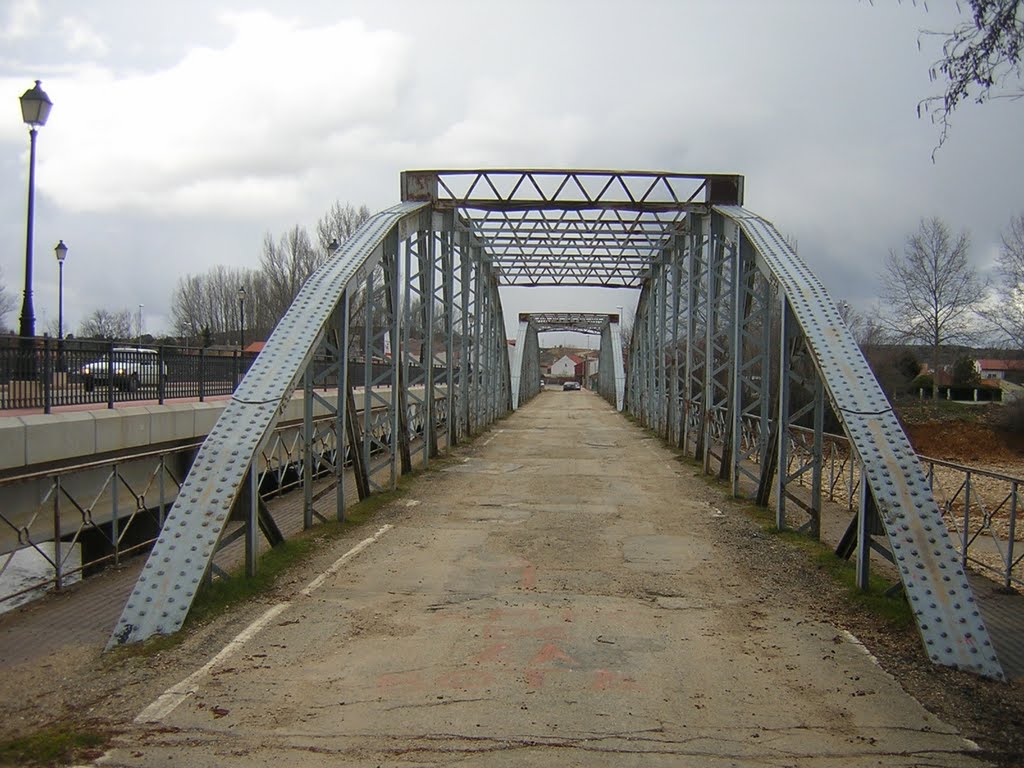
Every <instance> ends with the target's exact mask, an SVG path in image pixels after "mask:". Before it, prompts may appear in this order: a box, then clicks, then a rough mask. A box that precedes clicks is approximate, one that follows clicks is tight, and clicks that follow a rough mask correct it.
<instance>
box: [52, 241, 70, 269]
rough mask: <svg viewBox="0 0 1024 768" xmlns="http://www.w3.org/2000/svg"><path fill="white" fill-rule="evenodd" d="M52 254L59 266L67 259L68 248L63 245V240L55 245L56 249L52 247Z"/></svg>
mask: <svg viewBox="0 0 1024 768" xmlns="http://www.w3.org/2000/svg"><path fill="white" fill-rule="evenodd" d="M53 252H54V253H55V254H56V255H57V261H59V262H60V263H61V264H63V263H64V259H66V258H67V257H68V247H67V246H66V245H64V241H63V240H61V241H60V242H59V243H57V245H56V247H54V249H53Z"/></svg>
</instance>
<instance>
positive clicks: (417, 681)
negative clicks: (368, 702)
mask: <svg viewBox="0 0 1024 768" xmlns="http://www.w3.org/2000/svg"><path fill="white" fill-rule="evenodd" d="M377 687H378V688H422V687H423V678H422V676H421V675H420V673H419V672H386V673H384V674H383V675H380V676H379V677H378V678H377Z"/></svg>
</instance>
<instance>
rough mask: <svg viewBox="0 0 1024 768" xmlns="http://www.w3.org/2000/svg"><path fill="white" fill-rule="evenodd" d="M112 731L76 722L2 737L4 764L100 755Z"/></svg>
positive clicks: (0, 750) (0, 753)
mask: <svg viewBox="0 0 1024 768" xmlns="http://www.w3.org/2000/svg"><path fill="white" fill-rule="evenodd" d="M110 737H111V734H109V733H104V732H101V731H98V730H93V729H88V728H83V727H82V726H79V725H74V724H56V725H51V726H49V727H47V728H44V729H42V730H40V731H36V732H35V733H32V734H29V735H27V736H20V737H18V738H15V739H6V740H4V741H0V765H26V766H59V765H67V764H69V763H71V762H74V761H78V760H91V759H94V758H96V757H99V756H100V754H102V752H103V750H104V749H105V748H106V746H107V744H108V743H109V742H110Z"/></svg>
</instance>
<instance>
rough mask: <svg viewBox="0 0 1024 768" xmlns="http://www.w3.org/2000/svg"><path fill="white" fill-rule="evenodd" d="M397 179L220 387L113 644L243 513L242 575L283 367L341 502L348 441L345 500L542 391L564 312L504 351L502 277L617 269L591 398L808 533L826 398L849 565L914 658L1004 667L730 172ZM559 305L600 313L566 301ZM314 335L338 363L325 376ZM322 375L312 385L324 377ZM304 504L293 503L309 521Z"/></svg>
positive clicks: (789, 265) (894, 442) (859, 365)
mask: <svg viewBox="0 0 1024 768" xmlns="http://www.w3.org/2000/svg"><path fill="white" fill-rule="evenodd" d="M401 183H402V200H403V202H402V203H401V204H399V205H397V206H395V207H393V208H390V209H388V210H386V211H383V212H381V213H379V214H377V215H375V216H373V217H372V218H371V219H370V220H368V221H367V222H366V223H365V224H364V225H363V226H362V227H361V228H360V229H359V231H358V232H357V233H356V234H355V235H354V236H353V237H352V238H351V239H350V240H348V241H347V242H346V243H344V244H343V245H342V246H341V247H340V248H338V249H337V251H336V252H334V253H333V254H332V256H331V258H330V259H329V261H328V263H327V264H325V266H324V267H322V268H321V269H320V270H318V271H317V272H316V273H315V274H314V275H313V276H312V277H311V278H310V279H309V281H308V282H307V283H306V285H305V286H304V287H303V288H302V290H301V291H300V293H299V295H298V296H297V297H296V299H295V301H294V302H293V304H292V306H291V308H290V309H289V310H288V312H287V313H286V315H285V317H284V318H283V319H282V320H281V322H280V324H279V325H278V327H277V328H276V329H275V331H274V333H273V334H272V336H271V338H270V339H269V340H268V342H267V344H266V347H265V349H264V351H263V353H262V354H261V355H260V357H259V358H258V359H257V361H256V362H255V364H254V365H253V366H252V368H251V369H250V371H249V373H248V374H247V375H246V377H245V379H244V380H243V382H242V384H241V385H240V386H239V388H238V390H237V391H236V392H235V395H234V397H233V399H232V400H231V402H230V404H229V405H228V406H227V408H225V410H224V412H223V414H222V416H221V418H220V419H219V420H218V422H217V424H216V426H215V428H214V429H213V431H212V432H211V434H210V436H209V437H208V438H207V440H206V442H205V443H204V444H203V446H202V448H201V449H200V451H199V453H198V455H197V457H196V460H195V462H194V464H193V466H192V469H191V471H190V472H189V474H188V477H187V478H186V480H185V482H184V483H183V485H182V489H181V492H180V493H179V495H178V498H177V500H176V501H175V503H174V505H173V507H172V509H171V511H170V513H169V515H168V518H167V521H166V524H165V525H164V528H163V531H162V533H161V535H160V538H159V539H158V541H157V543H156V545H155V547H154V549H153V551H152V553H151V554H150V557H149V560H148V562H147V563H146V566H145V568H144V570H143V572H142V575H141V576H140V578H139V582H138V584H137V585H136V588H135V590H134V591H133V593H132V595H131V598H130V599H129V601H128V604H127V605H126V607H125V609H124V612H123V614H122V616H121V618H120V620H119V622H118V625H117V627H116V628H115V631H114V633H113V636H112V638H111V641H110V645H117V644H121V643H126V642H133V641H138V640H142V639H144V638H146V637H149V636H151V635H153V634H165V633H169V632H173V631H175V630H177V629H178V628H179V627H180V626H181V622H182V621H183V620H184V617H185V615H186V613H187V611H188V609H189V606H190V605H191V602H192V599H193V597H194V596H195V592H196V589H197V588H198V586H199V584H200V582H201V581H202V579H203V578H204V577H206V576H207V574H208V571H209V567H210V562H211V558H212V556H213V553H214V552H215V550H216V548H217V546H218V544H219V541H220V539H221V536H222V534H223V530H224V526H225V524H226V522H227V520H228V519H229V518H230V517H231V516H232V515H235V516H240V517H241V519H243V520H244V521H245V531H246V534H245V535H246V541H247V544H248V546H247V552H249V553H252V555H251V556H250V557H249V558H248V559H247V566H248V569H247V570H248V571H249V572H254V570H255V567H256V562H255V552H256V543H257V541H256V537H257V535H258V531H259V530H260V526H261V524H263V523H266V520H265V518H266V517H267V516H268V515H267V513H266V510H265V507H261V506H260V505H259V503H258V499H259V496H258V492H257V491H258V488H256V487H254V486H255V485H256V483H257V479H256V473H253V472H252V471H251V467H252V466H253V462H254V459H255V458H256V457H258V456H260V455H261V454H260V452H261V450H263V448H264V446H265V444H266V443H267V441H268V440H269V439H270V438H269V436H270V434H271V430H272V427H273V425H274V423H275V421H276V420H277V419H278V417H279V414H280V413H281V411H282V408H283V406H284V404H285V403H286V402H288V400H289V398H290V397H291V396H292V393H293V391H294V390H295V389H296V387H300V386H301V387H303V388H304V389H305V394H306V401H305V402H306V403H307V416H306V422H307V423H306V427H305V435H306V439H305V440H304V448H303V449H304V451H305V452H306V454H305V456H304V457H303V459H302V461H301V462H300V465H301V466H303V467H309V466H312V465H314V464H317V465H320V466H323V465H324V464H325V463H326V464H327V465H328V466H329V467H331V468H332V470H331V471H333V472H334V474H335V479H336V487H337V488H338V493H337V494H336V495H337V504H336V508H335V516H336V517H338V518H343V517H344V514H345V510H344V500H343V499H344V494H343V493H342V492H341V490H343V489H342V488H341V486H342V484H343V477H344V474H343V472H342V470H341V468H342V467H343V466H344V464H345V462H346V461H351V462H352V464H353V467H354V470H355V471H354V476H355V478H356V483H357V485H358V491H359V495H360V497H363V496H365V495H366V494H368V493H371V492H373V491H374V490H382V489H388V488H392V487H394V485H395V482H396V479H397V476H398V475H399V474H400V473H402V472H405V471H408V470H409V469H410V467H411V465H412V453H411V452H412V446H413V445H415V446H417V447H416V450H417V451H421V452H422V454H421V456H419V457H418V458H419V459H420V460H421V461H422V462H424V463H426V462H429V460H430V459H431V458H432V457H433V456H434V455H436V453H437V451H439V450H440V449H441V448H442V444H443V445H444V446H448V445H454V444H457V443H458V442H459V440H460V439H462V437H463V436H465V435H468V434H471V433H473V432H475V431H477V430H479V429H481V428H483V427H485V426H486V425H488V424H490V423H492V422H493V421H494V420H496V419H498V418H500V417H501V416H503V415H504V414H506V413H507V412H508V411H509V410H510V409H511V408H513V407H517V406H518V405H519V404H520V403H521V402H523V401H525V400H526V399H527V398H529V397H530V396H532V395H534V394H536V390H537V388H538V384H539V379H540V376H539V368H538V366H539V362H538V355H539V345H538V342H537V334H538V332H539V329H540V328H542V327H546V326H545V325H543V323H547V322H549V321H551V322H554V323H559V322H562V321H563V319H564V318H562V319H559V318H558V317H557V316H554V317H552V316H549V317H548V319H546V320H542V319H541V318H542V316H541V315H535V316H527V317H526V318H522V317H521V318H520V324H519V332H518V335H517V343H516V348H515V359H514V362H513V364H512V365H511V366H510V364H509V355H508V349H507V344H506V340H505V324H504V319H503V315H502V309H501V298H500V294H499V291H498V288H499V286H500V285H529V286H563V285H564V286H601V287H632V288H640V289H641V294H640V300H639V304H638V308H637V314H636V318H635V322H634V325H633V331H632V338H631V340H630V344H629V352H628V361H629V366H628V375H627V374H626V373H625V372H624V369H623V360H622V355H621V354H620V352H619V351H618V350H617V349H616V342H618V339H619V333H618V322H617V320H618V318H615V319H614V320H612V316H608V315H600V316H598V317H599V318H601V319H600V320H597V321H595V322H597V323H599V324H600V329H599V330H600V333H601V335H602V344H601V353H600V354H601V357H600V376H599V388H600V390H601V392H602V393H603V394H604V396H605V397H606V398H608V399H609V400H610V401H612V402H614V403H615V404H616V405H617V406H618V407H619V408H622V407H626V408H628V410H629V412H630V413H632V414H633V415H634V416H635V417H636V418H638V419H639V420H640V421H641V422H642V423H644V424H645V425H647V426H649V427H650V428H652V429H656V430H657V431H658V432H659V433H661V434H662V435H663V436H664V437H665V438H666V439H668V440H671V441H672V442H673V443H674V444H676V445H679V446H681V447H684V448H685V449H686V450H687V451H689V452H690V453H691V454H693V455H694V456H696V457H697V458H699V459H700V460H701V461H702V462H703V465H704V467H705V469H706V471H709V472H710V471H715V472H718V473H719V474H720V475H721V476H722V477H724V478H728V479H730V480H731V481H732V487H733V491H734V492H736V493H738V492H740V489H741V485H742V484H743V482H744V480H750V481H756V482H757V484H758V500H759V501H760V502H761V503H767V501H768V498H769V496H770V495H771V494H770V493H769V491H771V492H772V493H773V494H774V496H775V500H776V501H775V506H776V514H777V523H778V525H779V526H780V527H785V526H788V525H790V524H791V523H790V520H791V518H792V517H793V516H794V515H796V514H797V510H801V511H802V513H803V516H804V517H803V520H802V521H800V522H799V524H800V526H801V527H803V528H805V529H807V530H809V531H812V532H813V531H815V530H816V529H817V525H818V519H819V513H820V500H819V494H818V493H811V494H810V501H806V500H805V499H804V495H803V494H801V493H798V492H797V486H798V485H803V484H804V478H805V476H807V475H809V476H810V477H811V480H812V482H811V486H812V488H814V489H815V490H816V491H817V490H820V486H821V465H822V450H821V445H822V430H823V426H822V425H823V421H824V418H825V412H826V404H827V405H828V406H830V407H831V411H832V413H833V414H834V415H835V417H836V418H837V419H838V421H839V423H840V424H841V425H842V429H843V431H844V432H845V433H846V435H847V437H848V438H849V441H850V446H851V448H850V450H851V452H852V454H853V456H852V463H856V464H857V465H859V467H860V472H859V474H860V477H861V478H862V480H861V485H860V495H859V504H858V509H857V514H856V517H855V518H854V520H853V522H852V523H851V526H850V530H849V532H848V535H847V537H846V539H845V540H844V544H843V545H842V546H843V547H844V548H845V551H846V552H847V553H849V554H855V555H856V558H857V564H858V568H857V573H858V583H860V584H861V585H864V584H866V581H867V575H868V573H867V572H868V563H869V554H870V552H871V550H872V548H874V549H881V550H884V551H885V552H886V553H887V555H888V556H889V557H890V558H891V559H892V560H893V562H894V563H895V564H896V566H897V568H898V570H899V573H900V577H901V580H902V584H903V588H904V590H905V592H906V594H907V596H908V599H909V600H910V602H911V605H912V607H913V610H914V613H915V616H916V618H917V623H918V627H919V629H920V632H921V636H922V639H923V641H924V645H925V648H926V651H927V653H928V654H929V656H930V658H931V659H932V660H933V661H934V662H936V663H940V664H945V665H950V666H956V667H960V668H965V669H971V670H974V671H976V672H978V673H980V674H983V675H987V676H991V677H1001V676H1002V670H1001V667H1000V666H999V662H998V660H997V658H996V655H995V652H994V649H993V647H992V644H991V641H990V639H989V636H988V632H987V630H986V628H985V626H984V623H983V621H982V618H981V615H980V612H979V611H978V608H977V605H976V603H975V601H974V598H973V595H972V594H971V590H970V587H969V585H968V583H967V580H966V577H965V574H964V570H963V567H962V565H961V563H960V561H959V559H958V557H957V554H956V550H955V547H954V546H953V544H952V542H951V541H950V537H949V534H948V531H947V530H946V527H945V524H944V522H943V519H942V517H941V515H940V513H939V510H938V508H937V506H936V504H935V501H934V499H933V497H932V494H931V491H930V489H929V485H928V481H927V478H926V477H925V475H924V473H923V472H922V470H921V467H920V466H919V465H918V462H917V459H916V457H915V455H914V453H913V451H912V450H911V448H910V445H909V442H908V441H907V439H906V436H905V435H904V433H903V432H902V429H901V427H900V426H899V424H898V422H897V421H896V418H895V416H894V415H893V413H892V411H891V409H890V408H889V405H888V402H887V401H886V399H885V397H884V395H883V394H882V392H881V391H880V390H879V388H878V386H877V383H876V382H875V380H874V377H873V375H872V374H871V371H870V369H869V368H868V366H867V363H866V362H865V361H864V358H863V356H862V355H861V354H860V351H859V349H858V348H857V346H856V344H855V342H854V340H853V338H852V336H851V334H850V333H849V330H848V329H847V328H846V326H845V325H844V324H843V322H842V321H841V319H840V316H839V313H838V311H837V310H836V308H835V306H834V305H833V303H832V301H831V300H830V299H829V297H828V295H827V294H826V292H825V291H824V289H823V288H822V286H821V284H820V283H819V282H818V281H817V279H816V278H815V277H814V276H813V275H812V274H811V272H810V271H809V270H808V269H807V267H806V266H805V265H804V264H803V262H802V261H801V260H800V259H799V258H798V257H797V256H796V254H795V253H794V252H793V250H792V249H791V248H790V247H789V246H788V245H787V244H786V243H785V241H784V240H783V239H782V238H781V237H780V236H779V234H778V232H777V231H776V230H775V229H774V227H772V226H771V225H770V224H769V223H768V222H766V221H764V220H763V219H761V218H759V217H757V216H756V215H755V214H753V213H751V212H749V211H747V210H745V209H744V208H742V207H740V206H741V205H742V202H743V179H742V177H740V176H732V175H694V174H671V173H650V172H616V171H569V170H545V171H540V170H511V169H501V170H489V171H406V172H404V173H403V174H402V180H401ZM571 322H573V323H575V325H574V329H576V330H579V329H580V327H579V326H580V325H582V326H584V328H585V329H589V330H591V331H593V332H597V330H598V329H597V328H595V327H590V326H588V325H587V323H588V322H590V320H587V319H585V318H583V317H582V316H580V317H577V318H575V320H572V321H571ZM317 356H320V357H321V358H323V357H326V358H327V359H328V360H329V361H333V364H332V365H330V366H327V370H326V372H325V373H323V374H322V377H321V378H322V379H323V380H322V381H319V382H318V381H315V380H314V379H313V375H312V370H313V369H312V368H311V365H310V364H311V361H313V360H314V358H315V357H317ZM358 357H363V358H364V359H365V360H366V361H371V360H372V361H378V362H380V363H384V365H382V366H380V367H378V366H372V365H369V364H367V365H362V366H360V367H359V370H361V371H365V374H364V376H363V380H362V381H353V380H352V379H353V377H352V376H351V375H350V373H349V370H348V368H349V361H350V359H354V358H358ZM318 370H319V369H318ZM375 371H376V373H375ZM332 383H333V386H334V387H335V389H334V394H333V395H331V396H330V397H328V396H326V395H325V394H323V392H324V390H322V389H320V388H321V387H323V386H328V387H330V386H331V385H332ZM624 385H625V386H624ZM623 389H625V393H623ZM326 391H327V392H330V391H331V390H330V389H328V390H326ZM357 397H361V398H363V407H362V408H361V409H359V410H357V409H356V407H355V398H357ZM314 407H317V408H320V409H324V410H327V411H328V412H329V413H330V414H332V416H333V421H334V434H335V441H334V444H333V446H334V447H333V448H332V449H331V450H324V449H322V448H321V449H319V450H320V452H319V453H317V451H318V449H317V447H316V446H317V445H322V444H323V441H322V440H318V439H317V438H316V433H315V428H314V424H313V409H314ZM798 424H800V425H808V426H810V428H811V433H812V438H811V439H810V441H809V449H806V450H803V451H801V452H800V453H799V456H797V454H795V453H794V454H793V455H791V454H790V442H791V433H792V432H793V431H794V429H796V426H797V425H798ZM332 462H333V463H332ZM851 466H852V464H851ZM776 467H778V468H779V471H778V472H776ZM303 471H304V474H305V475H306V476H307V477H306V478H305V482H304V485H305V487H306V491H305V493H306V502H307V507H308V508H309V510H311V509H312V504H311V503H310V497H311V491H310V487H311V484H310V482H309V480H308V475H309V471H308V470H303ZM313 517H314V515H313V514H312V512H311V511H307V523H311V522H312V519H313ZM266 527H267V526H266V525H264V528H266Z"/></svg>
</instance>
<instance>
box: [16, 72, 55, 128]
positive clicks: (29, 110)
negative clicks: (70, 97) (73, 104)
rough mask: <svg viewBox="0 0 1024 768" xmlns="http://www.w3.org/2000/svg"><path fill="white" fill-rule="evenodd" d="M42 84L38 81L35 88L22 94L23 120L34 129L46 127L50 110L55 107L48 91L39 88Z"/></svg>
mask: <svg viewBox="0 0 1024 768" xmlns="http://www.w3.org/2000/svg"><path fill="white" fill-rule="evenodd" d="M41 83H42V81H41V80H36V84H35V87H33V88H29V89H28V90H27V91H25V92H24V93H23V94H21V119H22V120H24V121H25V123H26V124H27V125H30V126H32V127H33V128H35V127H36V126H37V125H46V118H48V117H49V116H50V108H51V107H52V106H53V102H52V101H50V97H49V96H47V95H46V91H44V90H43V89H42V88H40V87H39V86H40V84H41Z"/></svg>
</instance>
